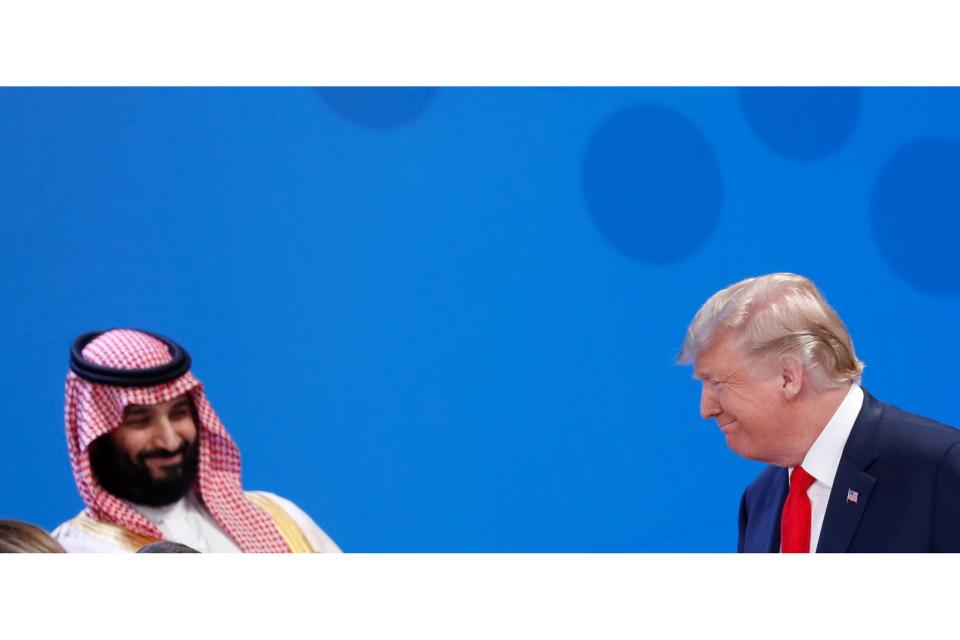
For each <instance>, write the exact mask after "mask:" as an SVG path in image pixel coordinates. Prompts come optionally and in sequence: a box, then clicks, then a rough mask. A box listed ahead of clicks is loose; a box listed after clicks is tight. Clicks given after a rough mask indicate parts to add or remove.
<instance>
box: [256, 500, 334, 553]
mask: <svg viewBox="0 0 960 640" xmlns="http://www.w3.org/2000/svg"><path fill="white" fill-rule="evenodd" d="M245 493H246V495H247V497H248V498H249V499H250V500H251V501H252V502H253V503H254V504H256V505H257V506H259V507H261V509H263V510H265V511H266V512H267V513H268V515H271V517H272V518H273V519H274V521H275V522H276V520H277V518H276V515H277V514H276V512H275V511H274V510H275V509H277V508H279V509H280V510H282V512H283V513H284V514H285V515H286V516H288V517H289V518H291V519H292V520H293V522H294V523H296V526H297V528H298V529H299V530H300V531H301V532H302V533H303V535H304V536H306V538H307V541H308V542H309V544H310V546H311V547H312V548H313V550H314V551H323V552H339V551H340V549H339V547H337V545H336V543H334V542H333V540H332V539H331V538H330V536H328V535H327V534H326V533H325V532H324V531H323V529H321V528H320V526H319V525H317V523H316V522H314V520H313V518H311V517H310V516H309V515H307V513H306V512H305V511H303V509H301V508H300V507H298V506H297V505H296V504H294V502H293V501H291V500H288V499H287V498H284V497H282V496H278V495H277V494H275V493H271V492H269V491H246V492H245Z"/></svg>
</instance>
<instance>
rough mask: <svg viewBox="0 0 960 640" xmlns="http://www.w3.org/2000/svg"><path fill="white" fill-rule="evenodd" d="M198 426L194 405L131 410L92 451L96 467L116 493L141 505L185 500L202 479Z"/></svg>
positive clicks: (183, 399)
mask: <svg viewBox="0 0 960 640" xmlns="http://www.w3.org/2000/svg"><path fill="white" fill-rule="evenodd" d="M198 450H199V445H198V437H197V426H196V422H195V421H194V415H193V409H192V407H191V405H190V399H189V398H188V397H187V396H186V395H183V396H180V397H179V398H176V399H174V400H171V401H169V402H161V403H159V404H155V405H129V406H127V407H126V408H125V409H124V413H123V422H122V423H121V424H120V426H119V427H118V428H117V429H115V430H114V431H112V432H110V433H109V434H107V435H105V436H103V437H101V438H98V439H97V440H96V441H94V442H93V443H91V445H90V465H91V467H92V468H93V472H94V474H95V475H96V476H97V480H98V481H99V482H100V484H101V485H102V486H103V488H104V489H106V490H107V491H109V492H110V493H112V494H114V495H116V496H118V497H121V498H124V499H127V500H130V501H131V502H136V503H139V504H145V505H151V506H161V505H165V504H171V503H173V502H176V501H177V500H179V499H180V498H181V497H183V495H184V494H185V493H186V492H187V490H188V489H189V488H190V486H191V485H192V484H193V481H194V479H195V478H196V473H197V458H198Z"/></svg>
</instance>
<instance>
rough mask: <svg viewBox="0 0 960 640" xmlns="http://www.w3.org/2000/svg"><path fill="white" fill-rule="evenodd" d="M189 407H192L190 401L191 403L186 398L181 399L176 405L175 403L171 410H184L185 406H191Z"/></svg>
mask: <svg viewBox="0 0 960 640" xmlns="http://www.w3.org/2000/svg"><path fill="white" fill-rule="evenodd" d="M189 405H190V401H189V400H187V399H186V398H180V399H179V400H177V401H176V402H174V403H173V406H172V407H170V408H171V409H182V408H184V407H185V406H189Z"/></svg>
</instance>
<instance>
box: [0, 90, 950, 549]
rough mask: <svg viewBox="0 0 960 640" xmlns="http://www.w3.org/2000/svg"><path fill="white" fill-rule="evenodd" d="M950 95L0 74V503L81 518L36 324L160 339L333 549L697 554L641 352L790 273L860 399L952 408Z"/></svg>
mask: <svg viewBox="0 0 960 640" xmlns="http://www.w3.org/2000/svg"><path fill="white" fill-rule="evenodd" d="M958 173H960V91H957V90H947V89H936V90H926V89H846V88H836V89H760V88H757V89H753V88H750V89H742V90H737V89H732V88H729V89H726V88H721V89H625V88H621V89H451V88H407V89H384V88H369V89H319V90H318V89H310V88H303V89H43V90H40V89H6V90H0V214H2V218H0V219H2V225H3V226H2V232H0V266H2V277H0V297H2V305H0V351H2V353H3V356H4V357H3V358H0V385H2V389H3V393H4V397H5V402H4V408H5V413H4V417H5V425H4V427H3V439H2V442H3V444H2V446H0V484H2V486H3V487H4V491H3V498H2V501H0V517H7V518H18V519H23V520H28V521H31V522H35V523H37V524H40V525H41V526H44V527H46V528H48V529H49V528H53V527H54V526H56V525H57V524H58V523H59V522H60V521H62V520H64V519H66V518H68V517H70V516H72V515H73V514H74V513H76V512H77V511H78V510H79V509H80V508H81V503H80V500H79V498H78V497H77V495H76V490H75V488H74V485H73V479H72V477H71V475H70V470H69V464H68V462H67V455H66V447H65V443H64V436H63V419H62V411H63V407H62V395H63V379H64V374H65V372H66V365H67V350H68V346H69V343H70V341H71V340H72V339H73V338H74V337H75V336H76V335H78V334H79V333H81V332H84V331H88V330H92V329H97V328H107V327H113V326H135V327H143V328H146V329H148V330H152V331H156V332H158V333H162V334H166V335H169V336H171V337H174V338H175V339H177V340H178V341H180V342H181V343H182V344H184V345H185V346H186V347H187V348H188V349H189V350H190V352H191V354H192V355H193V357H194V362H195V367H194V371H195V372H196V373H197V375H198V376H199V377H200V378H201V379H202V380H204V381H205V382H206V385H207V390H208V394H209V396H210V399H211V401H212V402H213V405H214V407H215V408H216V409H217V411H218V412H219V413H220V415H221V417H222V418H223V420H224V422H225V423H226V425H227V427H228V428H229V429H230V430H231V432H232V433H233V435H234V437H235V438H236V439H237V441H238V443H239V444H240V447H241V450H242V451H243V454H244V465H245V466H244V475H245V484H246V486H247V487H248V488H260V489H267V490H272V491H275V492H277V493H279V494H281V495H285V496H287V497H289V498H291V499H293V500H294V501H296V502H297V503H299V504H300V505H301V506H302V507H303V508H304V509H305V510H306V511H308V512H309V513H310V514H312V515H313V516H314V518H315V519H316V520H317V521H318V522H319V523H320V525H321V526H322V527H324V528H325V529H326V530H327V531H328V532H329V533H330V534H331V536H332V537H333V538H334V539H335V540H337V542H339V543H340V545H341V546H342V547H343V548H344V549H345V550H348V551H731V550H733V549H734V548H735V543H736V514H737V505H738V500H739V497H740V492H741V491H742V489H743V486H744V485H745V484H746V483H747V482H748V481H749V480H750V479H751V478H752V477H753V475H754V474H755V473H756V472H757V471H758V469H759V465H758V464H756V463H751V462H747V461H744V460H741V459H739V458H737V457H736V456H735V455H734V454H732V453H731V452H729V451H728V450H727V448H726V446H725V445H724V442H723V438H722V435H721V434H720V433H719V431H718V430H717V429H716V427H715V426H714V425H713V424H712V423H708V422H704V421H702V420H701V419H700V418H699V415H698V402H699V388H698V386H697V384H696V383H695V382H694V381H692V380H691V379H690V370H689V369H688V368H684V367H678V366H675V365H674V364H673V359H674V357H675V355H676V352H677V349H678V347H679V345H680V342H681V341H682V338H683V333H684V330H685V328H686V325H687V323H688V322H689V320H690V319H691V317H692V316H693V314H694V313H695V312H696V310H697V309H698V307H699V305H700V304H701V303H702V302H703V301H704V300H705V299H706V298H707V297H708V296H709V295H710V294H711V293H712V292H714V291H715V290H717V289H719V288H721V287H723V286H725V285H727V284H730V283H732V282H734V281H736V280H739V279H741V278H743V277H746V276H749V275H757V274H761V273H767V272H771V271H795V272H799V273H802V274H805V275H807V276H810V277H811V278H813V279H814V281H815V282H817V283H818V284H819V285H820V286H821V288H822V289H823V291H824V292H825V294H826V296H827V298H828V300H830V302H831V303H832V304H833V305H834V306H835V307H836V308H837V309H838V311H839V312H840V314H841V316H842V317H843V318H844V320H845V321H846V322H847V324H848V326H849V328H850V330H851V332H852V334H853V337H854V340H855V343H856V346H857V349H858V352H859V355H860V356H861V358H863V359H864V360H865V361H866V363H867V365H868V367H867V370H866V375H865V377H864V383H865V386H866V387H867V388H868V389H869V390H870V391H871V392H873V393H874V394H875V395H877V396H878V397H880V398H881V399H883V400H886V401H888V402H893V403H895V404H900V405H902V406H903V407H904V408H907V409H910V410H913V411H916V412H919V413H922V414H926V415H929V416H931V417H934V418H937V419H939V420H941V421H945V422H948V423H953V424H960V409H958V408H957V404H956V402H955V401H954V396H953V395H952V394H953V391H954V390H953V385H952V375H951V368H952V363H953V361H954V360H956V359H957V357H958V356H960V347H958V345H957V341H956V339H955V335H956V318H957V316H958V312H960V268H958V267H957V265H956V260H955V258H954V253H955V252H954V245H955V243H956V239H957V237H958V231H960V222H958V220H960V181H958V179H957V176H958Z"/></svg>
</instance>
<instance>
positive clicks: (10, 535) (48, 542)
mask: <svg viewBox="0 0 960 640" xmlns="http://www.w3.org/2000/svg"><path fill="white" fill-rule="evenodd" d="M0 553H66V552H65V551H64V549H63V547H61V546H60V543H59V542H57V541H56V540H54V539H53V538H51V537H50V535H49V534H47V532H46V531H44V530H43V529H41V528H40V527H35V526H34V525H32V524H28V523H26V522H20V521H18V520H0Z"/></svg>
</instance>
